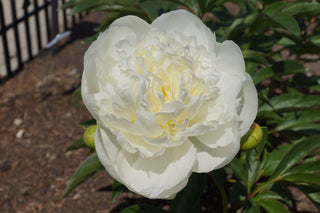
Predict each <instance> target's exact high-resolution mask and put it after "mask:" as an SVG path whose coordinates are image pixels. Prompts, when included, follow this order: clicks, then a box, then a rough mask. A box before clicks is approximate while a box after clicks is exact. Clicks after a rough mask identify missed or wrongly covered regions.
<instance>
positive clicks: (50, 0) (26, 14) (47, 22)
mask: <svg viewBox="0 0 320 213" xmlns="http://www.w3.org/2000/svg"><path fill="white" fill-rule="evenodd" d="M66 1H67V0H0V39H1V40H2V41H1V43H0V83H1V82H4V81H5V80H7V79H9V78H11V77H12V76H13V75H14V74H16V73H18V72H19V71H20V70H22V69H23V64H24V62H27V61H30V60H32V59H33V57H34V56H36V55H37V54H38V53H39V52H40V50H41V49H42V48H43V47H44V46H45V45H46V44H47V43H48V42H49V41H50V40H51V39H53V38H54V37H55V36H56V35H57V34H58V33H61V32H64V31H66V30H68V29H70V28H72V27H73V25H75V23H76V22H77V21H78V20H80V19H81V18H82V14H79V15H77V16H68V15H67V13H68V11H66V10H59V9H58V8H59V7H60V6H61V5H62V4H64V3H65V2H66Z"/></svg>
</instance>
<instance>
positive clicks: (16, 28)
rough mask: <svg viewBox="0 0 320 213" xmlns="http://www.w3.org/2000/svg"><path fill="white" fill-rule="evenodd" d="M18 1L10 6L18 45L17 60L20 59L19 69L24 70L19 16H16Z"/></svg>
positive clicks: (13, 0) (12, 1) (11, 1)
mask: <svg viewBox="0 0 320 213" xmlns="http://www.w3.org/2000/svg"><path fill="white" fill-rule="evenodd" d="M15 2H16V1H15V0H10V6H11V14H12V23H13V24H14V25H13V29H14V40H15V45H16V53H17V59H18V69H22V68H23V63H22V57H21V51H20V50H21V47H20V39H19V31H18V22H17V14H16V3H15Z"/></svg>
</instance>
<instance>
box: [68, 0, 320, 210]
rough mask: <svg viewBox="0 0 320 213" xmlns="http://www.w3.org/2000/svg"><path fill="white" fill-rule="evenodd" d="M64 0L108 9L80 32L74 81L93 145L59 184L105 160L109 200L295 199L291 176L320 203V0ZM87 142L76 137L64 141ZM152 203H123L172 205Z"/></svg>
mask: <svg viewBox="0 0 320 213" xmlns="http://www.w3.org/2000/svg"><path fill="white" fill-rule="evenodd" d="M63 8H70V14H76V13H79V12H83V11H107V12H108V13H107V14H106V18H105V19H104V21H103V22H102V23H101V25H100V26H99V27H97V28H96V31H97V34H96V35H93V36H92V37H91V38H89V39H88V40H87V41H85V43H91V45H90V47H89V48H88V50H87V52H86V54H85V56H84V73H83V78H82V86H81V93H82V100H83V102H84V104H85V105H86V107H87V109H88V110H89V112H90V113H91V115H92V117H93V119H92V120H90V121H88V122H85V123H83V124H81V125H82V126H83V127H84V128H88V127H89V126H90V125H97V130H96V134H95V139H94V140H95V151H93V153H92V154H91V155H90V156H89V157H88V159H87V160H85V161H84V162H82V163H81V165H80V166H79V168H78V169H77V171H76V172H75V174H74V175H73V177H72V178H71V180H70V182H69V184H68V186H67V188H66V190H65V193H64V196H67V195H68V194H69V193H70V192H71V191H72V190H73V189H74V188H76V187H77V186H78V185H79V184H81V183H82V182H84V181H86V180H87V179H88V178H89V177H91V176H92V175H94V174H95V173H96V172H99V171H101V170H103V168H105V169H106V170H107V172H108V173H109V174H110V175H111V176H112V177H113V178H114V184H113V186H112V190H113V192H112V200H111V201H110V202H115V201H116V200H117V198H118V196H120V195H121V193H122V192H123V191H124V190H126V188H127V189H129V190H130V191H132V192H135V193H137V194H140V195H143V196H144V197H147V198H156V199H173V200H172V201H166V202H169V204H170V208H169V210H168V211H169V212H172V213H173V212H202V211H204V212H260V211H261V210H262V209H263V211H266V212H294V211H297V209H296V208H297V206H296V204H295V202H296V201H295V199H294V196H293V191H292V188H296V189H298V190H300V191H301V192H303V193H304V194H305V195H306V196H307V197H308V199H310V201H311V202H312V203H313V206H312V208H314V209H316V208H318V209H319V208H320V162H319V147H320V137H319V133H320V126H319V121H320V114H319V112H320V110H319V108H320V96H319V92H320V77H319V76H317V75H316V74H315V73H310V72H309V71H308V69H307V67H309V66H310V63H312V62H317V61H319V59H320V56H319V53H320V42H319V39H320V17H319V15H320V3H319V1H290V2H289V1H264V0H254V1H242V0H233V1H224V0H218V1H215V0H201V1H194V0H175V1H160V0H135V1H127V0H113V1H108V0H105V1H103V0H102V1H100V0H99V1H91V0H71V1H68V2H67V3H66V4H65V5H64V6H63ZM182 8H183V9H182ZM79 91H80V89H79V90H77V91H76V92H75V94H74V98H75V99H79V97H80V95H79V94H80V92H79ZM253 122H255V124H254V125H252V124H253ZM257 124H259V126H261V127H262V129H261V128H260V127H259V126H258V125H257ZM251 125H252V127H256V128H251V130H250V131H249V128H250V126H251ZM254 129H258V130H259V132H258V133H256V132H254V131H253V130H254ZM248 131H249V133H248V134H251V132H252V134H251V135H248V134H247V135H246V133H247V132H248ZM261 131H262V132H263V134H262V133H261ZM262 135H263V139H262V140H261V141H259V140H260V138H261V137H262ZM257 138H259V140H258V139H257ZM241 139H242V142H240V141H241ZM249 139H250V140H249ZM245 141H246V142H247V145H246V147H247V148H246V149H245V148H243V150H240V151H239V149H240V144H242V146H243V143H244V142H245ZM253 143H254V144H253ZM82 147H86V145H85V143H84V142H83V139H79V140H78V141H77V142H76V143H74V144H73V145H71V146H70V147H69V148H68V151H69V150H73V149H77V148H82ZM243 147H245V146H243ZM248 147H250V148H248ZM90 152H92V150H91V151H90ZM305 174H307V175H305ZM208 198H210V202H209V201H208ZM146 204H147V205H140V204H136V205H133V206H131V207H128V208H125V209H120V210H119V211H121V212H122V213H128V212H151V213H152V212H168V211H167V210H164V209H163V208H162V207H163V204H159V205H158V206H152V205H150V204H154V202H153V203H148V202H147V203H146Z"/></svg>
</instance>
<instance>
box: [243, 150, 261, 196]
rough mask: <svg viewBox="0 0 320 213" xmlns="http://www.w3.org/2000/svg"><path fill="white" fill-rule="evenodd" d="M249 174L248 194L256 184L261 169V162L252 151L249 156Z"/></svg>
mask: <svg viewBox="0 0 320 213" xmlns="http://www.w3.org/2000/svg"><path fill="white" fill-rule="evenodd" d="M246 160H247V170H248V171H247V173H248V181H247V191H248V194H250V193H251V188H252V185H253V184H254V183H255V181H256V179H257V177H258V175H259V172H260V167H261V161H259V159H257V157H256V154H255V153H254V151H250V152H249V153H248V154H247V159H246Z"/></svg>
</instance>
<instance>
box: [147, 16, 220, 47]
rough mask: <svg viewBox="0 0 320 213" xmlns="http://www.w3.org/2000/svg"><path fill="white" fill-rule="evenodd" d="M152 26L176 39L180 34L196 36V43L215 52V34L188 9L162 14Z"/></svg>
mask: <svg viewBox="0 0 320 213" xmlns="http://www.w3.org/2000/svg"><path fill="white" fill-rule="evenodd" d="M181 23H183V24H181ZM151 26H152V27H153V28H157V29H159V30H160V31H163V32H166V33H167V36H168V37H171V38H174V39H177V35H179V34H180V35H183V36H186V37H194V38H195V39H196V44H195V45H199V46H203V47H205V48H206V49H207V51H208V52H212V53H214V48H215V46H214V45H215V44H216V38H215V35H214V34H213V33H212V31H211V30H210V29H209V28H208V27H207V26H206V25H205V24H203V22H202V21H201V20H200V19H199V18H198V17H197V16H195V15H193V14H192V13H190V12H187V11H186V10H175V11H172V12H170V13H165V14H162V15H161V16H159V17H158V18H157V19H156V20H154V21H153V22H152V24H151ZM184 42H185V41H184Z"/></svg>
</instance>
